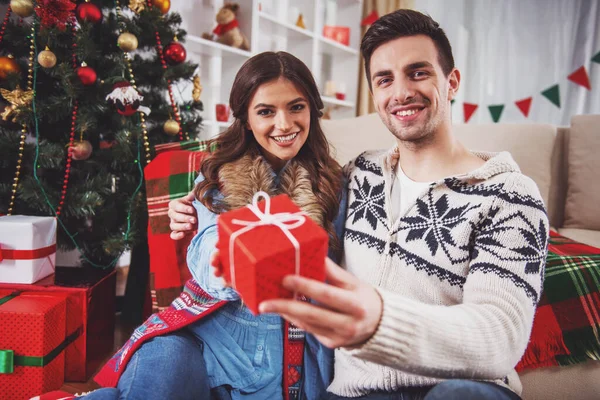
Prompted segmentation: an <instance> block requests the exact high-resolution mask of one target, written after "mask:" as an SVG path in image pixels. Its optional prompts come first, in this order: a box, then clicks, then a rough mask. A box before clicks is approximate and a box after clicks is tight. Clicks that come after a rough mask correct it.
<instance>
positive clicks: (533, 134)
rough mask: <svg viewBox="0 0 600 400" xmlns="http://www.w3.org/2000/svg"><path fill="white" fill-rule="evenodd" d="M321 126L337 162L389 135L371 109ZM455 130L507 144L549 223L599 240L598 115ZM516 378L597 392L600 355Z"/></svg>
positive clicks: (587, 395)
mask: <svg viewBox="0 0 600 400" xmlns="http://www.w3.org/2000/svg"><path fill="white" fill-rule="evenodd" d="M322 126H323V130H324V131H325V134H326V135H327V138H328V140H329V141H330V143H331V145H332V147H333V149H334V151H335V155H336V158H337V159H338V161H339V162H340V163H342V164H344V163H346V162H347V161H349V160H350V159H352V158H353V157H355V156H357V155H358V154H360V153H361V152H362V151H364V150H369V149H380V148H389V147H391V146H393V145H394V143H395V137H394V136H393V135H392V134H391V133H390V132H389V131H388V130H387V128H386V127H385V126H384V125H383V123H382V122H381V120H380V119H379V116H378V115H377V114H370V115H366V116H361V117H356V118H350V119H340V120H324V121H323V123H322ZM454 132H455V133H456V135H457V136H458V138H459V140H460V141H461V142H462V143H464V144H465V145H466V146H467V147H468V148H470V149H474V150H487V151H502V150H506V151H509V152H510V153H511V154H512V156H513V157H514V159H515V160H516V162H517V163H518V164H519V167H520V168H521V170H522V171H523V173H524V174H526V175H528V176H529V177H531V178H532V179H533V180H534V181H535V182H536V183H537V185H538V187H539V189H540V192H541V194H542V197H543V199H544V201H545V203H546V205H547V209H548V217H549V220H550V224H551V226H552V228H553V230H555V231H556V232H558V233H560V234H561V235H563V236H566V237H569V238H571V239H574V240H576V241H579V242H582V243H586V244H589V245H591V246H595V247H600V212H598V210H600V206H599V205H600V157H599V156H598V154H599V153H600V115H579V116H575V117H573V118H572V121H571V125H570V126H569V127H556V126H552V125H546V124H489V125H475V124H456V125H454ZM596 304H598V303H596ZM596 313H597V314H600V310H596ZM597 321H598V320H597ZM598 323H600V321H598ZM597 328H598V330H600V326H598V325H597ZM599 339H600V338H599ZM521 380H522V383H523V395H522V396H523V399H524V400H553V399H557V400H558V399H561V400H562V399H577V400H587V399H589V400H591V399H600V362H598V361H588V362H585V363H581V364H577V365H573V366H566V367H545V368H537V369H533V370H525V371H523V372H522V373H521Z"/></svg>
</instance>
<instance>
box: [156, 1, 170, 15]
mask: <svg viewBox="0 0 600 400" xmlns="http://www.w3.org/2000/svg"><path fill="white" fill-rule="evenodd" d="M152 5H153V6H154V7H156V8H158V9H159V10H160V12H161V13H163V14H166V13H168V12H169V9H170V8H171V0H152Z"/></svg>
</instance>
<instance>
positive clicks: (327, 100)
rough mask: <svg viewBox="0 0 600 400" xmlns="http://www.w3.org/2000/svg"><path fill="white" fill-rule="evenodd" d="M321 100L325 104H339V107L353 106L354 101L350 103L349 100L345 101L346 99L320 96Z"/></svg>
mask: <svg viewBox="0 0 600 400" xmlns="http://www.w3.org/2000/svg"><path fill="white" fill-rule="evenodd" d="M321 100H323V103H326V104H333V105H336V106H341V107H349V108H354V103H352V102H350V101H346V100H338V99H336V98H335V97H329V96H321Z"/></svg>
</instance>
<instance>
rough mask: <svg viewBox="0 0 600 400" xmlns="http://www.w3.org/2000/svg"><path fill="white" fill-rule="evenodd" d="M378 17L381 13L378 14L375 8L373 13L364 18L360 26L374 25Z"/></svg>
mask: <svg viewBox="0 0 600 400" xmlns="http://www.w3.org/2000/svg"><path fill="white" fill-rule="evenodd" d="M378 19H379V14H377V10H373V11H371V14H369V15H367V16H366V17H364V18H363V20H362V21H361V22H360V26H369V25H373V22H375V21H377V20H378Z"/></svg>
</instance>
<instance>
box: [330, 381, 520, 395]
mask: <svg viewBox="0 0 600 400" xmlns="http://www.w3.org/2000/svg"><path fill="white" fill-rule="evenodd" d="M346 399H347V400H521V398H520V397H519V396H517V394H515V393H514V392H512V391H510V390H508V389H506V388H503V387H501V386H498V385H496V384H494V383H488V382H476V381H469V380H459V379H452V380H448V381H444V382H442V383H438V384H437V385H435V386H428V387H423V388H409V389H406V390H403V391H402V392H396V393H372V394H368V395H365V396H361V397H340V396H337V395H335V394H333V393H327V395H326V396H325V397H324V399H323V400H346Z"/></svg>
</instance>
